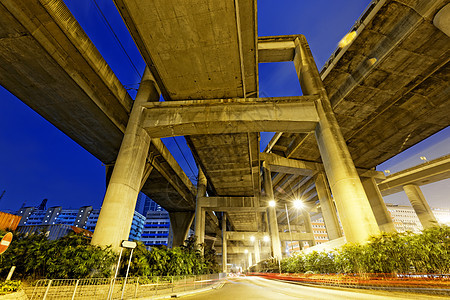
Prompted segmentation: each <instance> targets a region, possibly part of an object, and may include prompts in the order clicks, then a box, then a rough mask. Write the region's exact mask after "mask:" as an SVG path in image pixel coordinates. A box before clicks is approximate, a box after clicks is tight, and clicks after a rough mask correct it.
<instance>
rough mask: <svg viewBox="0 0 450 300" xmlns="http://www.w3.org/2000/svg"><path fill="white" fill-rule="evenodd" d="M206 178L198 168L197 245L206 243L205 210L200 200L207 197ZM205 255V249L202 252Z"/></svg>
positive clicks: (196, 202) (196, 201)
mask: <svg viewBox="0 0 450 300" xmlns="http://www.w3.org/2000/svg"><path fill="white" fill-rule="evenodd" d="M206 184H207V182H206V176H205V174H204V173H203V170H202V169H201V168H200V166H198V182H197V198H196V200H195V227H194V235H195V236H196V237H197V244H204V243H205V210H204V209H202V208H201V206H200V202H199V201H198V199H200V198H201V197H205V196H206ZM201 252H202V254H203V249H202V250H201Z"/></svg>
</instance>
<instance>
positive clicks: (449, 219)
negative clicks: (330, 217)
mask: <svg viewBox="0 0 450 300" xmlns="http://www.w3.org/2000/svg"><path fill="white" fill-rule="evenodd" d="M386 208H387V210H388V212H389V214H390V215H391V218H392V221H393V222H394V227H395V229H396V230H397V231H398V232H405V231H411V232H414V233H420V232H421V231H422V229H423V227H422V224H421V223H420V221H419V218H418V217H417V215H416V212H415V211H414V208H413V207H412V206H407V205H398V204H390V203H386ZM431 211H432V212H433V214H434V216H435V217H436V219H437V221H438V222H439V223H440V224H445V225H449V226H450V209H445V208H431ZM311 224H312V227H313V232H314V240H315V242H316V245H318V244H322V243H325V242H328V240H329V239H328V234H327V231H326V227H325V223H324V221H323V218H319V219H317V220H315V221H311Z"/></svg>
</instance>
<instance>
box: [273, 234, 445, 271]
mask: <svg viewBox="0 0 450 300" xmlns="http://www.w3.org/2000/svg"><path fill="white" fill-rule="evenodd" d="M281 266H282V270H283V271H284V272H290V273H303V272H313V273H335V272H339V273H391V274H394V273H409V272H412V271H413V272H417V273H448V272H450V227H448V226H441V227H433V228H429V229H426V230H423V231H422V233H420V234H413V233H411V232H404V233H397V232H395V233H385V232H383V233H381V234H380V235H377V236H373V237H371V238H370V240H369V241H368V242H367V243H365V244H353V243H348V244H346V245H344V246H343V247H342V248H340V249H339V250H336V251H331V252H316V251H313V252H312V253H309V254H307V255H302V254H300V255H296V256H293V257H289V258H285V259H283V260H282V262H281Z"/></svg>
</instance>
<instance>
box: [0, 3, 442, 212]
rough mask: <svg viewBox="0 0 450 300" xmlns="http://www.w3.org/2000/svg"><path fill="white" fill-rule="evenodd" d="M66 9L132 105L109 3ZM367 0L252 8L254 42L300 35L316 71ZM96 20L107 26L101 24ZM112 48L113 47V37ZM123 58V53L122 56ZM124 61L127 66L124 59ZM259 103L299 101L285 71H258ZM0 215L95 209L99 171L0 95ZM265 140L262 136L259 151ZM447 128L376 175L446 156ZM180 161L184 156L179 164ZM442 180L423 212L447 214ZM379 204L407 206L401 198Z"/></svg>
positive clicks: (130, 77) (131, 75) (429, 191)
mask: <svg viewBox="0 0 450 300" xmlns="http://www.w3.org/2000/svg"><path fill="white" fill-rule="evenodd" d="M65 3H66V5H67V6H68V7H69V9H70V10H71V12H72V13H73V14H74V16H75V17H76V19H77V20H78V22H79V23H80V24H81V26H82V27H83V29H84V30H85V31H86V33H87V34H88V36H89V37H90V38H91V40H92V41H93V43H94V44H95V45H96V47H97V48H98V50H99V51H100V53H101V54H102V55H103V57H104V58H105V60H106V61H107V62H108V64H109V65H110V66H111V68H112V70H113V71H114V72H115V74H116V75H117V77H118V78H119V80H120V81H121V82H122V84H123V85H125V86H126V87H129V88H130V90H129V92H130V94H131V96H132V97H133V98H134V96H135V89H136V88H137V87H138V85H137V84H138V82H139V78H140V75H141V74H142V73H143V70H144V67H145V64H144V61H143V59H142V58H141V56H140V54H139V51H138V50H137V48H136V46H135V45H134V42H133V40H132V39H131V36H130V35H129V33H128V31H127V29H126V27H125V25H124V24H123V22H122V19H121V17H120V15H119V13H118V11H117V9H116V8H115V6H114V4H113V1H112V0H108V1H106V0H65ZM369 3H370V0H315V1H298V0H284V1H268V0H260V1H258V33H259V36H268V35H286V34H299V33H301V34H304V35H305V36H306V38H307V39H308V41H309V43H310V46H311V49H312V52H313V55H314V57H315V59H316V63H317V65H318V66H319V69H320V68H321V67H322V66H323V64H324V63H325V62H326V60H327V59H328V58H329V56H330V55H331V53H332V52H333V51H334V50H335V49H336V46H337V43H338V42H339V40H340V39H341V38H342V37H343V36H344V35H345V34H346V33H347V32H348V31H349V30H350V29H351V27H352V25H353V24H354V23H355V21H356V20H357V19H358V17H359V16H360V15H361V14H362V12H363V11H364V9H365V8H366V7H367V6H368V4H369ZM102 14H103V15H104V16H105V17H106V19H107V20H108V21H105V19H104V18H103V16H102ZM109 26H111V28H112V31H114V33H115V34H116V35H117V36H118V38H119V40H120V43H121V44H122V45H123V47H124V49H125V50H122V48H121V47H120V45H119V42H118V41H117V40H116V39H115V37H114V34H113V32H112V31H111V29H110V28H109ZM125 52H126V53H125ZM128 57H129V58H128ZM259 72H260V91H261V96H262V97H275V96H296V95H301V91H300V86H299V83H298V79H297V77H296V75H295V71H294V67H293V64H292V63H276V64H260V65H259ZM0 99H1V100H0V193H1V192H2V191H3V190H6V193H5V195H4V197H3V198H2V199H1V200H0V210H7V209H10V210H17V209H18V208H19V207H20V206H21V205H22V204H23V203H24V202H26V205H27V206H32V205H38V204H39V203H40V202H41V200H42V199H44V198H48V199H49V201H48V204H47V206H55V205H61V206H63V207H64V208H70V207H73V208H76V207H80V206H82V205H92V206H94V207H100V205H101V203H102V200H103V196H104V193H105V188H106V187H105V170H104V166H103V165H102V163H101V162H100V161H99V160H97V159H96V158H95V157H93V156H92V155H91V154H90V153H88V152H87V151H86V150H84V149H83V148H82V147H80V146H79V145H78V144H76V143H75V142H73V141H72V140H71V139H70V138H68V137H67V136H66V135H65V134H63V133H62V132H61V131H59V130H58V129H57V128H55V127H54V126H53V125H51V124H50V123H49V122H47V121H46V120H45V119H43V118H42V117H41V116H39V115H38V114H36V113H35V112H34V111H32V110H31V109H30V108H29V107H28V106H26V105H25V104H23V103H22V102H21V101H20V100H19V99H17V98H16V97H14V96H13V95H12V94H10V93H9V92H8V91H6V90H5V89H3V88H2V87H0ZM271 136H272V134H271V133H263V134H262V141H261V149H264V147H265V146H266V144H267V143H268V141H269V140H270V138H271ZM163 141H164V143H165V144H166V146H167V147H168V148H169V149H170V151H171V153H172V155H173V156H174V157H175V158H176V159H177V161H178V162H179V164H180V166H181V167H182V168H183V169H184V171H185V172H186V174H187V175H188V176H189V177H190V178H195V175H196V172H197V169H196V167H195V163H194V161H193V158H192V155H191V153H190V150H189V148H188V147H187V145H186V142H185V141H184V138H183V137H178V138H176V141H177V142H178V144H179V146H180V148H181V151H182V152H181V151H180V148H178V146H177V145H176V143H175V140H174V139H173V138H167V139H164V140H163ZM449 149H450V129H449V128H447V129H445V130H443V131H441V132H439V133H438V134H436V135H434V136H432V137H430V138H429V139H428V140H426V141H424V142H422V143H420V144H418V145H417V146H415V147H412V148H410V149H408V150H407V151H404V153H402V154H400V155H398V156H397V157H395V158H393V159H391V160H389V161H387V162H385V163H383V164H382V165H380V166H379V167H378V168H377V169H378V170H386V169H389V170H390V171H391V172H392V173H394V172H396V171H400V170H402V169H405V168H407V167H411V166H414V165H417V164H420V163H421V162H422V161H421V160H420V159H419V157H420V156H426V157H427V159H429V160H431V159H434V158H437V157H440V156H442V155H445V154H448V153H449ZM183 155H184V156H183ZM449 183H450V180H445V181H442V182H439V183H435V184H429V185H427V186H424V187H422V190H423V192H424V194H425V197H427V199H428V201H429V202H430V205H431V206H435V207H447V208H450V201H449V196H448V195H449V194H450V184H449ZM385 201H386V202H390V203H399V204H407V203H408V200H407V198H406V195H404V193H398V194H396V195H391V196H389V197H386V198H385Z"/></svg>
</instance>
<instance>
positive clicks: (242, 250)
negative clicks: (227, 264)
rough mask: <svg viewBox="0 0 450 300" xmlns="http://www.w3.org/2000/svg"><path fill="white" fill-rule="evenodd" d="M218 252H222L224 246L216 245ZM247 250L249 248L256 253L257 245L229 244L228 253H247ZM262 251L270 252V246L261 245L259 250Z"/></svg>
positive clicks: (250, 251) (249, 250)
mask: <svg viewBox="0 0 450 300" xmlns="http://www.w3.org/2000/svg"><path fill="white" fill-rule="evenodd" d="M214 249H215V250H216V252H217V253H222V247H220V246H218V247H214ZM245 250H247V251H248V252H249V253H255V247H254V246H251V247H240V246H227V250H226V251H227V254H244V253H246V252H245ZM259 251H260V252H262V253H268V252H269V251H270V247H269V246H267V247H261V249H260V250H259ZM258 261H259V260H258Z"/></svg>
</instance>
